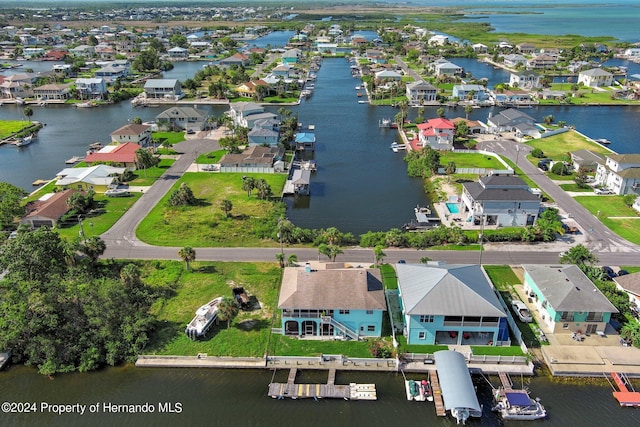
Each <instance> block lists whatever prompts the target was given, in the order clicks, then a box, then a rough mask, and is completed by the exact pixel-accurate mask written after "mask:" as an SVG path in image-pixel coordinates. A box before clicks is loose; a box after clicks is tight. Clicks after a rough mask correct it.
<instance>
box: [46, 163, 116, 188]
mask: <svg viewBox="0 0 640 427" xmlns="http://www.w3.org/2000/svg"><path fill="white" fill-rule="evenodd" d="M126 170H127V169H126V168H117V167H113V166H107V165H96V166H91V167H83V168H65V169H63V170H61V171H60V172H58V173H56V178H57V180H56V183H55V185H56V187H61V188H63V189H67V188H73V189H77V190H80V191H88V190H90V189H92V190H93V191H95V192H96V193H104V192H105V191H107V190H108V189H109V187H111V186H114V185H117V184H118V182H119V178H120V177H121V176H122V174H123V173H124V172H125V171H126Z"/></svg>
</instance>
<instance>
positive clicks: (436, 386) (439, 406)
mask: <svg viewBox="0 0 640 427" xmlns="http://www.w3.org/2000/svg"><path fill="white" fill-rule="evenodd" d="M429 382H431V390H432V391H433V403H435V405H436V415H437V416H439V417H446V416H447V411H446V410H445V409H444V399H443V397H442V389H440V380H439V379H438V371H436V370H435V369H430V370H429Z"/></svg>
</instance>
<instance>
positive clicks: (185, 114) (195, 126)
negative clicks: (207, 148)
mask: <svg viewBox="0 0 640 427" xmlns="http://www.w3.org/2000/svg"><path fill="white" fill-rule="evenodd" d="M208 119H209V115H208V114H207V112H206V111H204V110H202V109H199V108H194V107H171V108H169V109H167V110H165V111H163V112H162V113H160V114H158V115H157V116H156V122H157V123H158V125H159V126H164V127H167V128H177V129H182V130H189V129H191V130H194V131H200V130H203V129H204V128H205V126H206V124H207V120H208Z"/></svg>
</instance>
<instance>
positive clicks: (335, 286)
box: [278, 262, 387, 340]
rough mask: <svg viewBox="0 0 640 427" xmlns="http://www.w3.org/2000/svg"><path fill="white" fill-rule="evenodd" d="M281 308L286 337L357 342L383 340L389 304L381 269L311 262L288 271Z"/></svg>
mask: <svg viewBox="0 0 640 427" xmlns="http://www.w3.org/2000/svg"><path fill="white" fill-rule="evenodd" d="M278 308H279V309H280V310H282V334H283V335H289V336H297V337H325V338H327V339H354V340H358V339H360V338H366V337H380V336H381V334H382V316H383V313H384V312H385V311H386V310H387V305H386V300H385V295H384V288H383V286H382V276H381V273H380V270H378V269H371V268H367V267H364V266H361V265H355V264H347V263H337V262H329V263H320V262H308V263H306V264H305V265H304V266H298V267H286V268H285V269H284V274H283V276H282V286H281V288H280V297H279V299H278Z"/></svg>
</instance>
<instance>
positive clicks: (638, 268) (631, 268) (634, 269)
mask: <svg viewBox="0 0 640 427" xmlns="http://www.w3.org/2000/svg"><path fill="white" fill-rule="evenodd" d="M620 268H622V269H623V270H627V271H628V272H629V273H637V272H638V271H640V266H635V265H623V266H621V267H620Z"/></svg>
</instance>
